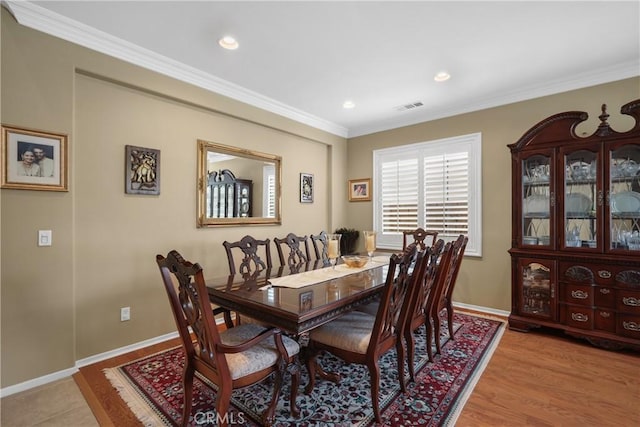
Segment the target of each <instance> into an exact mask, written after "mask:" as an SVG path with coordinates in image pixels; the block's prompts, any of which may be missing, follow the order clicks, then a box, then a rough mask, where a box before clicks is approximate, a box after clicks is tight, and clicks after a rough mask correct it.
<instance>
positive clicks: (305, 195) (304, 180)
mask: <svg viewBox="0 0 640 427" xmlns="http://www.w3.org/2000/svg"><path fill="white" fill-rule="evenodd" d="M300 203H313V175H312V174H310V173H301V174H300Z"/></svg>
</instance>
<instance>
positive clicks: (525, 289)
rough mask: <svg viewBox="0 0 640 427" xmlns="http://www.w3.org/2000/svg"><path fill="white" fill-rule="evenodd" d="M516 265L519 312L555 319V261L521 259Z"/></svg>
mask: <svg viewBox="0 0 640 427" xmlns="http://www.w3.org/2000/svg"><path fill="white" fill-rule="evenodd" d="M518 267H519V271H520V277H519V278H518V280H520V281H521V283H520V287H519V288H520V295H519V297H520V314H523V315H528V316H538V317H543V318H547V319H552V320H555V318H556V315H555V307H556V291H555V283H554V277H555V269H556V267H555V262H554V261H550V260H532V259H521V260H519V262H518Z"/></svg>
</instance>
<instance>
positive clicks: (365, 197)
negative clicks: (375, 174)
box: [349, 178, 371, 202]
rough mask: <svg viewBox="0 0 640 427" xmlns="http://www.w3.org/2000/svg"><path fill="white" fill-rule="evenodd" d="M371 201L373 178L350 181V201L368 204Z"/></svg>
mask: <svg viewBox="0 0 640 427" xmlns="http://www.w3.org/2000/svg"><path fill="white" fill-rule="evenodd" d="M370 200H371V178H363V179H350V180H349V201H350V202H366V201H370Z"/></svg>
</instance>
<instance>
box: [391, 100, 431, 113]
mask: <svg viewBox="0 0 640 427" xmlns="http://www.w3.org/2000/svg"><path fill="white" fill-rule="evenodd" d="M423 105H424V104H423V103H422V102H420V101H416V102H412V103H410V104H405V105H400V106H399V107H396V108H395V110H396V111H407V110H413V109H414V108H418V107H422V106H423Z"/></svg>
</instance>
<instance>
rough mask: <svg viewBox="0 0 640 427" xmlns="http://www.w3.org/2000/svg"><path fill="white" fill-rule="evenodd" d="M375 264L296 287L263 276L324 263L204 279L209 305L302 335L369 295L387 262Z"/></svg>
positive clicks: (377, 288)
mask: <svg viewBox="0 0 640 427" xmlns="http://www.w3.org/2000/svg"><path fill="white" fill-rule="evenodd" d="M376 264H377V265H376V266H375V267H373V268H370V269H367V270H364V271H359V270H354V271H355V272H354V273H352V274H348V275H346V276H342V277H338V278H333V279H330V280H326V281H323V282H319V283H315V284H311V285H308V286H304V287H300V288H289V287H278V286H272V285H270V284H269V278H274V277H283V276H290V275H293V274H298V273H301V272H304V271H311V270H315V269H319V268H326V266H325V265H324V264H323V263H322V261H320V260H318V261H310V262H308V263H306V264H302V265H299V266H297V267H295V268H289V267H287V266H282V267H279V268H271V269H266V270H262V271H261V272H259V273H258V274H255V275H243V274H234V275H230V276H225V277H219V278H212V279H207V288H208V291H209V299H210V301H211V302H212V303H213V304H215V305H217V306H220V307H223V308H225V309H228V310H231V311H234V312H236V313H239V314H240V315H245V316H249V317H252V318H254V319H257V320H259V321H260V322H263V323H265V324H268V325H271V326H275V327H277V328H280V329H281V330H283V331H285V332H288V333H290V334H292V335H295V336H303V335H305V334H306V333H307V332H309V331H310V330H311V329H313V328H315V327H318V326H320V325H322V324H324V323H326V322H329V321H330V320H332V319H335V318H336V317H339V316H340V315H342V314H344V313H346V312H348V311H351V310H353V309H354V308H356V307H357V306H359V305H361V304H366V303H368V302H370V301H372V300H374V299H375V298H376V296H377V295H378V294H379V292H380V291H381V290H382V288H383V286H382V285H384V283H385V279H386V276H387V271H388V265H387V264H384V263H379V264H378V263H376ZM329 268H331V267H329ZM293 278H294V277H293V276H292V277H290V278H289V279H293Z"/></svg>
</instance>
